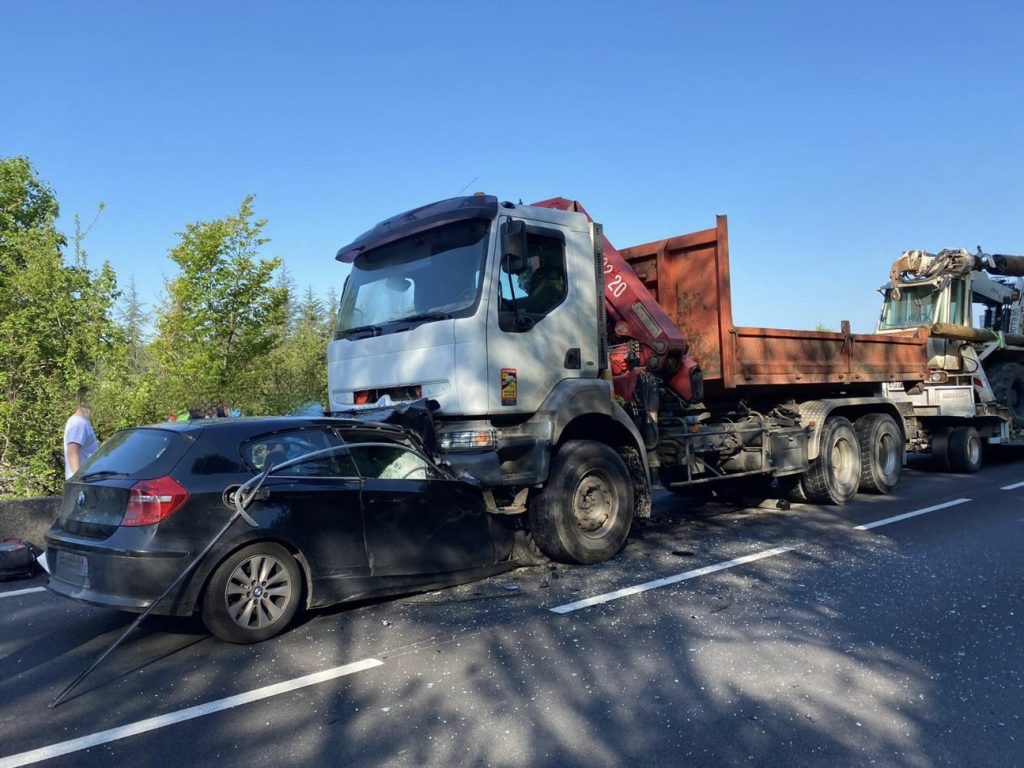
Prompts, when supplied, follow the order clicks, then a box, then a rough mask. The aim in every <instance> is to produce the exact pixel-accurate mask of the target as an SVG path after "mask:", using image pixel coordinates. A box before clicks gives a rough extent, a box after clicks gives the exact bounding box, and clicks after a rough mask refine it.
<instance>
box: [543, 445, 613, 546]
mask: <svg viewBox="0 0 1024 768" xmlns="http://www.w3.org/2000/svg"><path fill="white" fill-rule="evenodd" d="M527 516H528V519H529V523H530V532H531V533H532V535H533V538H534V540H535V541H536V542H537V545H538V546H539V547H540V549H541V551H542V552H543V553H544V554H545V555H547V556H548V557H550V558H551V559H553V560H558V561H560V562H563V563H584V564H586V563H599V562H602V561H604V560H607V559H608V558H610V557H613V556H614V555H615V554H616V553H617V552H618V551H619V550H620V549H622V546H623V545H624V544H625V543H626V537H627V536H629V529H630V526H631V525H632V524H633V487H632V484H631V482H630V476H629V470H628V469H627V468H626V464H625V462H624V461H623V460H622V457H621V456H619V454H617V453H616V452H615V451H614V450H612V448H610V447H609V446H607V445H604V444H603V443H597V442H593V441H590V440H571V441H569V442H567V443H565V444H564V445H563V446H562V447H561V448H560V449H559V450H558V453H556V454H555V457H554V458H553V459H552V461H551V472H550V474H549V475H548V482H547V484H546V485H545V486H544V488H543V489H542V490H541V492H540V493H539V494H535V495H534V496H533V497H532V498H531V499H530V503H529V504H528V506H527Z"/></svg>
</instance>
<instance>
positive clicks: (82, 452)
mask: <svg viewBox="0 0 1024 768" xmlns="http://www.w3.org/2000/svg"><path fill="white" fill-rule="evenodd" d="M91 413H92V408H91V407H90V406H89V390H88V388H87V387H79V388H78V408H77V409H76V410H75V412H74V413H73V414H71V417H70V418H69V419H68V420H67V423H66V424H65V425H64V479H65V480H67V479H68V478H69V477H71V476H72V475H73V474H75V472H77V471H78V468H79V467H80V466H82V465H83V464H85V462H86V461H87V460H88V459H89V457H90V456H92V455H93V454H94V453H96V449H97V448H99V447H100V442H99V440H97V439H96V433H95V432H94V431H93V428H92V422H91V421H89V415H90V414H91Z"/></svg>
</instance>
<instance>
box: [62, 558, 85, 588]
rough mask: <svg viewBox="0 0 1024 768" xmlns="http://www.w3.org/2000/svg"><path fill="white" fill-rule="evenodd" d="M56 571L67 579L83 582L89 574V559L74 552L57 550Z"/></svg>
mask: <svg viewBox="0 0 1024 768" xmlns="http://www.w3.org/2000/svg"><path fill="white" fill-rule="evenodd" d="M57 573H59V574H60V575H61V576H63V577H65V578H67V579H68V580H69V581H76V582H78V583H83V582H84V581H85V578H86V577H87V576H88V575H89V561H88V560H86V559H85V556H84V555H77V554H75V553H74V552H64V551H58V552H57Z"/></svg>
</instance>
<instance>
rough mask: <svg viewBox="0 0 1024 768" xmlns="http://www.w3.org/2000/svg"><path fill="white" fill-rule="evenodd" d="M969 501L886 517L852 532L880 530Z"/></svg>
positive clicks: (958, 500) (859, 526) (956, 500)
mask: <svg viewBox="0 0 1024 768" xmlns="http://www.w3.org/2000/svg"><path fill="white" fill-rule="evenodd" d="M969 501H970V499H953V501H947V502H945V503H943V504H936V505H935V506H933V507H925V508H924V509H916V510H914V511H913V512H907V513H905V514H902V515H896V516H895V517H887V518H885V519H884V520H876V521H875V522H873V523H864V525H858V526H856V527H855V528H854V529H853V530H855V531H869V530H871V529H872V528H880V527H882V526H883V525H889V524H891V523H898V522H899V521H900V520H906V519H908V518H911V517H917V516H918V515H926V514H928V513H929V512H935V511H937V510H940V509H948V508H949V507H955V506H958V505H960V504H966V503H967V502H969Z"/></svg>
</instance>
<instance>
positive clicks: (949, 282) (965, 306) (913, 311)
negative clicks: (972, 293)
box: [878, 276, 971, 333]
mask: <svg viewBox="0 0 1024 768" xmlns="http://www.w3.org/2000/svg"><path fill="white" fill-rule="evenodd" d="M880 293H881V294H882V296H883V297H884V299H883V302H882V314H881V317H880V318H879V320H878V332H879V333H885V332H886V331H905V330H907V329H910V328H918V327H920V326H931V325H934V324H935V323H948V324H950V325H966V326H970V325H971V317H970V302H969V301H967V298H966V297H967V296H968V293H969V288H968V283H967V280H966V279H964V278H962V277H959V278H950V277H948V276H945V277H941V278H938V279H934V280H925V281H921V282H913V283H906V284H903V285H899V286H892V285H886V286H883V287H882V288H881V289H880Z"/></svg>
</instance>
